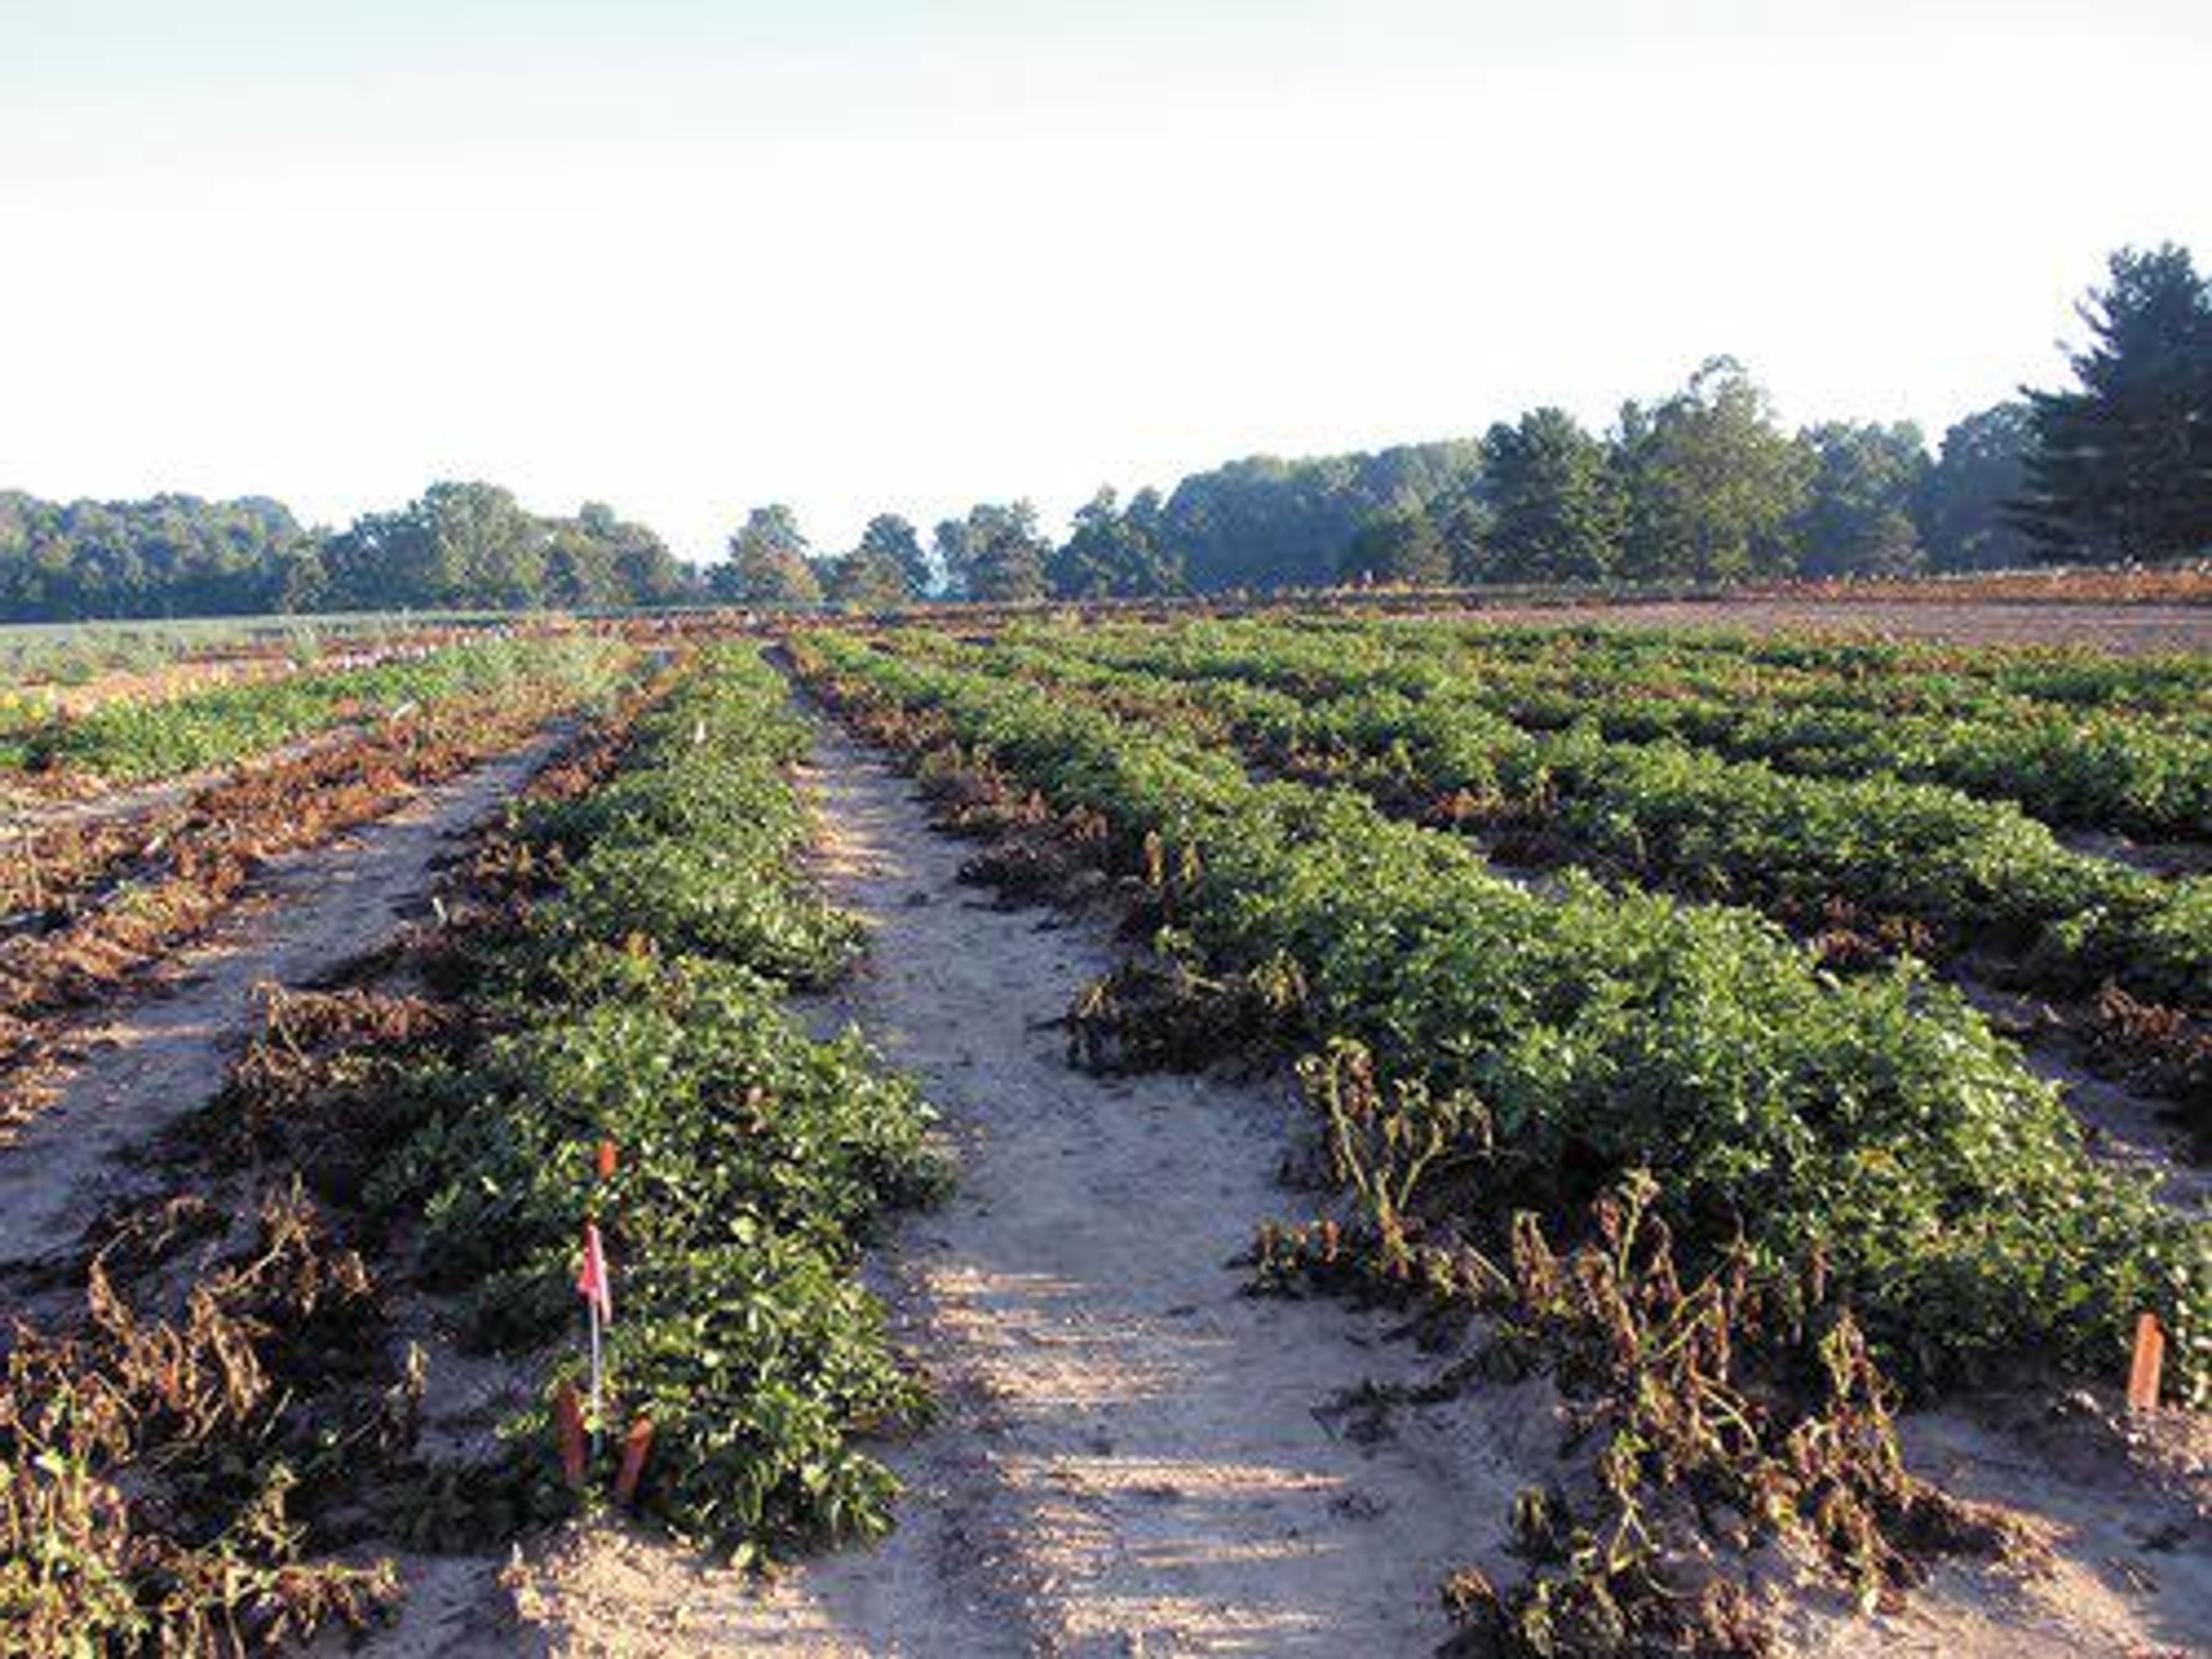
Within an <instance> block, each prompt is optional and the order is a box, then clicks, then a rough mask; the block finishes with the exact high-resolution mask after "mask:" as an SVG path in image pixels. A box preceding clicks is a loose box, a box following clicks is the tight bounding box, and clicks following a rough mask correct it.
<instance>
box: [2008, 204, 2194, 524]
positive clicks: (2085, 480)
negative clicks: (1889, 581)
mask: <svg viewBox="0 0 2212 1659" xmlns="http://www.w3.org/2000/svg"><path fill="white" fill-rule="evenodd" d="M2110 269H2111V272H2112V283H2111V285H2110V286H2109V287H2107V288H2106V289H2101V290H2093V291H2092V292H2091V294H2090V295H2089V296H2088V298H2087V299H2086V300H2085V301H2082V303H2081V305H2080V306H2079V307H2076V310H2077V311H2078V313H2079V314H2080V316H2081V320H2082V321H2083V322H2084V323H2085V324H2087V326H2088V329H2089V331H2090V334H2091V336H2092V337H2093V338H2092V343H2091V344H2090V345H2089V346H2088V348H2087V349H2086V350H2083V351H2081V352H2080V353H2078V354H2077V355H2075V357H2074V358H2073V360H2072V364H2073V369H2074V373H2075V377H2076V378H2077V379H2078V380H2080V381H2081V390H2080V391H2078V392H2033V391H2031V392H2028V393H2027V400H2028V405H2029V409H2030V410H2031V413H2032V417H2033V422H2034V429H2035V443H2034V447H2033V449H2031V450H2030V452H2029V453H2028V456H2027V487H2026V489H2025V490H2024V491H2023V492H2022V495H2021V501H2020V503H2019V506H2018V508H2017V516H2018V519H2019V521H2020V522H2021V525H2022V526H2024V527H2025V528H2026V529H2027V532H2028V533H2029V534H2030V535H2031V536H2032V537H2033V538H2035V539H2036V540H2037V541H2038V542H2039V543H2041V544H2043V546H2044V547H2045V548H2046V549H2047V550H2049V551H2050V553H2051V556H2056V557H2062V558H2080V559H2089V560H2112V559H2124V558H2153V559H2154V558H2164V557H2168V556H2173V555H2177V554H2185V553H2192V552H2196V551H2198V550H2202V549H2203V548H2204V547H2206V546H2208V545H2212V289H2208V288H2207V285H2206V283H2205V282H2204V280H2203V278H2202V277H2200V276H2198V275H2197V267H2196V264H2195V263H2194V262H2193V261H2192V260H2191V258H2190V255H2189V252H2188V250H2187V249H2185V248H2182V247H2179V246H2175V245H2174V244H2172V243H2171V242H2169V243H2166V245H2165V246H2161V247H2160V248H2158V249H2157V250H2155V251H2154V252H2148V253H2143V252H2137V251H2136V250H2135V249H2133V248H2122V249H2121V250H2120V251H2119V252H2117V253H2115V254H2113V255H2112V261H2111V266H2110Z"/></svg>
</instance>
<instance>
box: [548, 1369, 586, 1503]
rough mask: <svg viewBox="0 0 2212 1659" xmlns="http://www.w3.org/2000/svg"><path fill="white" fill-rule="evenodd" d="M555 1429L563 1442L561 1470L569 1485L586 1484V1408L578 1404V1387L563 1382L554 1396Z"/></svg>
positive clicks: (578, 1485)
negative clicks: (566, 1476) (565, 1475)
mask: <svg viewBox="0 0 2212 1659" xmlns="http://www.w3.org/2000/svg"><path fill="white" fill-rule="evenodd" d="M553 1428H554V1432H555V1433H556V1434H557V1435H558V1436H559V1437H560V1440H561V1468H562V1471H563V1472H564V1473H565V1474H567V1475H568V1484H569V1485H570V1486H577V1487H580V1486H582V1485H583V1484H584V1408H583V1407H581V1406H580V1405H579V1404H577V1403H576V1385H575V1384H574V1383H562V1385H561V1386H560V1388H559V1389H556V1390H555V1391H554V1395H553Z"/></svg>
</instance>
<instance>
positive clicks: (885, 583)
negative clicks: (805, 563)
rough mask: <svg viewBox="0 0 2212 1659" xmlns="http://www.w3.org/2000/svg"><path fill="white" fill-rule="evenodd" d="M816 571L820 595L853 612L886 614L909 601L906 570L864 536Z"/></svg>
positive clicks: (912, 590)
mask: <svg viewBox="0 0 2212 1659" xmlns="http://www.w3.org/2000/svg"><path fill="white" fill-rule="evenodd" d="M816 569H817V571H818V573H819V574H820V575H821V578H822V592H823V597H824V598H826V599H828V600H829V602H830V603H831V604H832V605H847V606H849V607H850V608H852V609H853V610H855V611H889V610H892V609H895V608H896V607H897V606H899V605H905V604H908V602H910V601H911V600H912V599H914V597H915V593H914V589H913V587H912V586H910V585H909V583H908V580H907V572H906V568H904V567H903V566H902V564H901V563H900V562H899V560H898V558H897V556H896V554H894V553H893V552H892V551H890V550H889V549H888V548H886V547H885V546H884V545H883V544H882V543H881V541H880V540H878V542H877V543H876V544H874V545H871V544H870V543H869V540H868V538H867V537H866V535H863V536H862V537H861V538H860V545H859V546H858V547H855V548H854V550H852V551H851V552H850V553H847V554H844V555H842V556H840V557H837V558H834V559H825V560H823V561H821V562H819V563H818V564H817V566H816Z"/></svg>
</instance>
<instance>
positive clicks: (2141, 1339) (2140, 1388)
mask: <svg viewBox="0 0 2212 1659" xmlns="http://www.w3.org/2000/svg"><path fill="white" fill-rule="evenodd" d="M2165 1363H2166V1333H2165V1332H2164V1331H2162V1330H2160V1329H2159V1328H2158V1316H2157V1315H2156V1314H2149V1313H2147V1314H2139V1315H2137V1316H2136V1358H2135V1364H2132V1365H2130V1367H2129V1368H2128V1409H2129V1410H2130V1411H2131V1412H2154V1411H2156V1410H2157V1409H2158V1374H2159V1371H2160V1369H2161V1367H2163V1365H2164V1364H2165Z"/></svg>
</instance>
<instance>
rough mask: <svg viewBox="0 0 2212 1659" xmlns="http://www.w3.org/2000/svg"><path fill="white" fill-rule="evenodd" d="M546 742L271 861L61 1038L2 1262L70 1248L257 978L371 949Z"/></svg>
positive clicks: (331, 965) (222, 1048) (247, 1018)
mask: <svg viewBox="0 0 2212 1659" xmlns="http://www.w3.org/2000/svg"><path fill="white" fill-rule="evenodd" d="M555 742H556V739H555V738H550V737H548V738H541V739H539V740H538V742H536V743H533V744H529V745H526V747H524V748H521V749H519V750H515V751H514V752H513V753H512V754H510V755H507V756H506V757H502V758H501V759H500V760H498V761H496V762H494V763H491V764H489V765H487V766H484V767H483V768H480V769H477V771H475V772H472V773H469V774H467V775H464V776H462V777H461V778H459V779H457V780H454V781H451V782H448V783H447V784H445V785H443V786H441V787H438V788H435V789H431V790H427V791H425V792H423V793H422V794H420V795H418V796H417V797H416V799H413V800H411V801H410V802H409V803H408V804H407V805H404V806H403V807H401V808H400V810H399V811H397V812H395V813H393V814H392V816H390V817H386V818H383V819H380V820H379V821H378V822H376V823H373V824H370V825H368V826H366V827H364V828H362V829H357V830H356V831H354V832H353V833H352V834H351V835H349V836H344V837H342V838H340V839H339V840H338V841H337V842H335V843H332V844H331V845H329V846H325V847H322V848H315V849H313V850H312V851H306V852H301V853H298V854H292V855H290V856H289V857H286V858H283V859H279V860H274V861H272V863H271V865H270V869H269V870H268V872H266V873H265V874H264V876H263V877H262V878H260V879H259V880H258V882H257V883H256V884H255V888H254V890H253V893H252V896H250V897H249V898H248V899H247V901H246V902H245V903H244V904H243V905H241V906H240V907H239V908H237V909H235V910H234V911H232V912H231V913H229V915H227V916H226V917H225V918H224V920H223V921H222V922H221V923H219V924H218V926H217V927H216V930H215V931H214V933H212V935H211V936H210V937H209V938H208V939H205V940H204V941H203V942H202V943H201V944H200V945H197V946H196V947H195V948H193V949H191V950H189V951H183V952H180V953H179V955H177V956H176V957H172V958H171V959H170V960H169V961H167V963H164V964H163V966H162V967H161V969H160V970H159V971H158V973H157V974H156V975H155V976H154V977H153V978H152V979H150V980H149V982H148V986H147V989H146V993H145V994H142V995H136V996H132V997H130V998H127V999H125V1000H121V1001H118V1002H117V1003H114V1004H112V1005H111V1006H108V1007H106V1008H105V1009H102V1010H100V1011H99V1012H96V1013H94V1014H93V1015H89V1016H88V1017H87V1018H86V1019H85V1020H84V1022H83V1023H82V1024H80V1025H79V1026H77V1027H76V1028H75V1029H73V1030H70V1032H69V1033H67V1034H66V1036H65V1037H64V1047H65V1049H66V1050H67V1051H69V1052H70V1053H71V1054H75V1055H76V1056H77V1057H76V1058H74V1059H70V1060H65V1061H64V1070H63V1073H62V1074H61V1075H60V1077H59V1078H58V1079H57V1085H58V1093H57V1095H56V1097H55V1098H54V1100H53V1102H52V1104H51V1105H49V1106H48V1107H47V1108H46V1109H45V1110H43V1111H42V1112H41V1113H40V1115H38V1116H37V1117H36V1118H34V1119H33V1120H32V1121H31V1122H30V1123H29V1124H27V1125H26V1126H25V1127H24V1128H23V1129H22V1131H21V1134H20V1135H19V1136H18V1137H17V1138H16V1139H15V1140H14V1141H13V1142H12V1143H10V1144H7V1145H4V1146H0V1265H6V1264H13V1263H18V1262H28V1261H35V1260H36V1259H37V1258H38V1257H39V1256H40V1255H42V1254H43V1253H46V1252H48V1251H51V1250H54V1249H61V1248H64V1247H65V1246H67V1245H69V1244H70V1243H73V1242H74V1240H75V1239H76V1236H77V1233H78V1232H79V1231H80V1230H81V1229H82V1226H83V1225H84V1223H85V1222H87V1221H88V1220H89V1219H90V1218H92V1217H93V1216H94V1215H95V1214H96V1213H97V1212H99V1211H100V1209H101V1208H102V1207H103V1206H106V1205H107V1204H109V1203H112V1202H114V1201H116V1200H118V1199H121V1198H125V1197H127V1196H129V1195H131V1194H133V1193H134V1192H136V1191H137V1190H138V1189H139V1188H141V1187H142V1186H143V1184H144V1181H145V1175H144V1172H143V1171H142V1170H140V1169H139V1168H137V1167H136V1164H135V1162H134V1159H135V1156H136V1155H137V1154H139V1153H141V1152H144V1151H146V1150H148V1149H149V1143H150V1142H151V1141H152V1139H153V1138H154V1137H155V1136H156V1135H157V1134H159V1133H161V1130H162V1129H163V1128H164V1127H167V1126H168V1125H169V1124H171V1123H172V1122H173V1121H175V1120H176V1119H177V1118H179V1116H181V1115H184V1114H185V1113H186V1112H189V1111H191V1109H194V1108H196V1107H197V1106H199V1105H201V1104H203V1103H205V1102H206V1101H207V1100H208V1099H209V1097H210V1096H212V1095H213V1094H214V1092H215V1091H216V1088H217V1087H219V1086H220V1085H221V1083H222V1075H223V1067H224V1066H225V1065H226V1064H227V1063H228V1060H229V1059H230V1057H231V1054H232V1051H233V1048H234V1045H235V1043H236V1042H237V1040H238V1039H239V1037H240V1034H242V1033H243V1032H244V1031H246V1030H247V1029H249V1026H250V1024H251V1022H252V1017H253V1016H252V1007H251V997H252V990H253V987H255V986H256V985H258V984H260V983H262V982H263V981H275V982H276V983H279V984H283V985H287V986H293V987H298V986H303V985H310V984H313V982H314V981H317V980H318V979H319V978H321V977H323V976H325V975H329V974H331V973H332V972H333V971H335V970H336V969H339V968H341V967H343V966H344V965H345V964H346V963H349V962H350V961H352V960H353V959H355V958H356V957H360V956H362V955H363V954H364V953H366V952H367V951H369V950H371V949H372V948H374V946H376V945H380V944H381V943H383V941H384V940H385V939H386V937H387V936H388V935H389V934H390V933H391V932H392V926H393V923H394V921H395V919H396V917H397V916H398V915H399V914H400V913H402V912H403V911H404V909H405V908H407V907H409V906H410V905H414V904H418V903H420V902H422V899H423V897H424V896H425V895H426V894H427V893H428V890H429V888H430V884H431V881H432V878H433V877H434V875H435V870H434V868H433V860H435V858H436V857H437V856H438V855H439V854H441V852H443V851H445V850H447V848H448V847H449V845H450V844H451V842H452V840H453V837H454V836H457V835H459V833H461V832H463V831H465V829H467V828H468V827H469V826H471V824H473V823H476V822H477V821H478V820H479V819H481V818H482V817H483V816H484V815H485V814H486V813H487V812H489V811H492V810H493V809H495V807H496V806H497V805H499V803H500V802H501V801H502V800H503V799H506V798H507V795H509V794H510V793H513V790H514V789H515V788H516V787H517V786H518V785H520V783H521V782H522V781H523V780H525V779H526V778H527V777H528V776H529V775H530V774H531V772H532V770H533V769H535V768H536V767H537V766H538V764H540V763H542V762H543V761H544V758H545V757H546V756H547V755H548V754H550V752H551V750H552V747H553V745H554V744H555Z"/></svg>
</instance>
